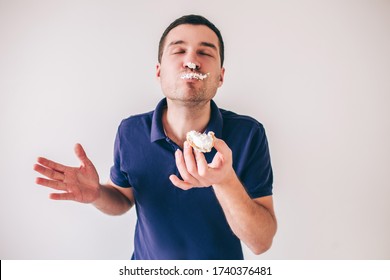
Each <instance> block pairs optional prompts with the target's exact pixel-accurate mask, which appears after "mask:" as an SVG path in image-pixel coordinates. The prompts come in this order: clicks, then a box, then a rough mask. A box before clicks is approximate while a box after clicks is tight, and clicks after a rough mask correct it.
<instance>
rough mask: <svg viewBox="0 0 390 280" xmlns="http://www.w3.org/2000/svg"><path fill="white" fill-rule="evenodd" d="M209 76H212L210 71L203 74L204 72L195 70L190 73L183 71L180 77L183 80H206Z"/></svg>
mask: <svg viewBox="0 0 390 280" xmlns="http://www.w3.org/2000/svg"><path fill="white" fill-rule="evenodd" d="M208 76H210V73H206V74H202V73H195V72H190V73H183V74H182V75H181V76H180V78H181V79H183V80H193V79H195V80H204V79H206V78H207V77H208Z"/></svg>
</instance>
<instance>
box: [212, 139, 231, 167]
mask: <svg viewBox="0 0 390 280" xmlns="http://www.w3.org/2000/svg"><path fill="white" fill-rule="evenodd" d="M214 148H215V149H216V150H217V153H216V154H215V156H214V158H213V160H212V162H211V163H210V165H209V166H210V167H212V168H218V167H220V166H221V165H223V164H230V165H231V164H232V161H233V159H232V150H231V149H230V148H229V146H228V145H227V144H226V143H225V141H223V140H221V139H218V138H215V141H214Z"/></svg>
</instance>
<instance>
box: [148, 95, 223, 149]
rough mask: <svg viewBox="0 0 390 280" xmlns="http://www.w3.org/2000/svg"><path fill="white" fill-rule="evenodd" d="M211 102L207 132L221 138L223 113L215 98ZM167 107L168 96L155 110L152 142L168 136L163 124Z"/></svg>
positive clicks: (151, 134)
mask: <svg viewBox="0 0 390 280" xmlns="http://www.w3.org/2000/svg"><path fill="white" fill-rule="evenodd" d="M210 104H211V115H210V121H209V123H208V125H207V128H206V131H205V132H206V133H207V132H209V131H213V132H214V133H215V136H216V137H217V138H221V137H222V126H223V119H222V114H221V112H220V110H219V108H218V106H217V104H215V102H214V101H213V100H211V101H210ZM166 107H167V100H166V98H164V99H162V100H161V101H160V102H159V103H158V104H157V107H156V109H155V110H154V112H153V117H152V126H151V131H150V142H155V141H157V140H161V139H166V137H167V136H166V135H165V132H164V127H163V124H162V114H163V111H164V109H165V108H166Z"/></svg>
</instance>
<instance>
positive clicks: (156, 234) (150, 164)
mask: <svg viewBox="0 0 390 280" xmlns="http://www.w3.org/2000/svg"><path fill="white" fill-rule="evenodd" d="M223 55H224V45H223V40H222V37H221V34H220V32H219V30H218V29H217V28H216V27H215V26H214V25H213V24H212V23H211V22H209V21H208V20H207V19H205V18H203V17H201V16H196V15H189V16H184V17H181V18H179V19H177V20H175V21H174V22H173V23H172V24H171V25H170V26H169V27H168V28H167V29H166V31H165V32H164V34H163V36H162V38H161V40H160V46H159V57H158V61H159V63H158V64H157V68H156V75H157V78H158V79H159V81H160V84H161V88H162V91H163V93H164V95H165V97H166V98H164V99H163V100H162V101H161V102H160V103H159V104H158V105H157V107H156V109H155V110H154V111H152V112H149V113H145V114H142V115H137V116H132V117H130V118H128V119H125V120H123V121H122V123H121V124H120V126H119V129H118V133H117V136H116V140H115V147H114V166H113V167H112V168H111V176H110V178H111V180H110V181H109V182H108V183H107V184H105V185H102V184H100V183H99V176H98V174H97V172H96V170H95V167H94V166H93V164H92V162H91V161H90V160H89V159H88V158H87V156H86V154H85V152H84V150H83V148H82V147H81V145H80V144H77V145H76V146H75V153H76V155H77V156H78V158H79V159H80V161H81V166H80V167H79V168H74V167H68V166H64V165H62V164H59V163H55V162H53V161H51V160H48V159H45V158H39V159H38V163H39V164H36V165H35V166H34V169H35V170H36V171H37V172H39V173H41V174H42V175H44V176H46V177H47V178H48V179H45V178H37V180H36V182H37V183H38V184H40V185H43V186H47V187H50V188H53V189H56V190H60V191H62V192H61V193H53V194H51V198H52V199H56V200H75V201H78V202H83V203H91V204H93V205H94V206H95V207H97V208H98V209H99V210H101V211H102V212H104V213H107V214H110V215H120V214H123V213H125V212H126V211H128V210H129V209H130V208H131V207H132V206H133V205H136V210H137V225H136V231H135V240H134V253H133V256H132V259H242V258H243V254H242V248H241V243H240V240H241V241H243V242H244V243H245V244H246V245H247V246H248V247H249V248H250V249H251V250H252V251H253V252H254V253H255V254H260V253H262V252H264V251H266V250H267V249H268V248H270V246H271V243H272V240H273V237H274V235H275V232H276V219H275V214H274V209H273V201H272V168H271V163H270V157H269V151H268V144H267V139H266V136H265V132H264V129H263V126H262V125H261V124H260V123H259V122H257V121H256V120H254V119H252V118H250V117H246V116H241V115H237V114H235V113H232V112H229V111H225V110H222V109H219V108H218V107H217V105H216V104H215V103H214V101H212V98H213V97H214V96H215V94H216V92H217V89H218V88H219V87H220V86H221V85H222V84H223V80H224V72H225V69H224V68H223V57H224V56H223ZM191 130H195V131H199V132H208V131H213V132H214V133H215V136H216V139H215V144H214V148H215V149H213V150H212V151H211V152H209V153H202V152H199V151H197V150H195V149H193V148H192V147H191V146H190V145H189V144H188V142H187V141H186V134H187V132H188V131H191Z"/></svg>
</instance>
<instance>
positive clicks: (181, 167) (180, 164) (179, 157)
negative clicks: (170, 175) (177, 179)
mask: <svg viewBox="0 0 390 280" xmlns="http://www.w3.org/2000/svg"><path fill="white" fill-rule="evenodd" d="M175 160H176V166H177V170H178V171H179V173H180V175H181V177H182V178H183V180H184V181H186V182H188V183H190V184H192V185H195V184H193V183H195V181H196V179H195V178H194V177H193V176H192V175H191V174H190V173H189V172H188V171H187V166H186V163H185V161H184V157H183V153H182V152H181V151H180V150H176V152H175Z"/></svg>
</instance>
